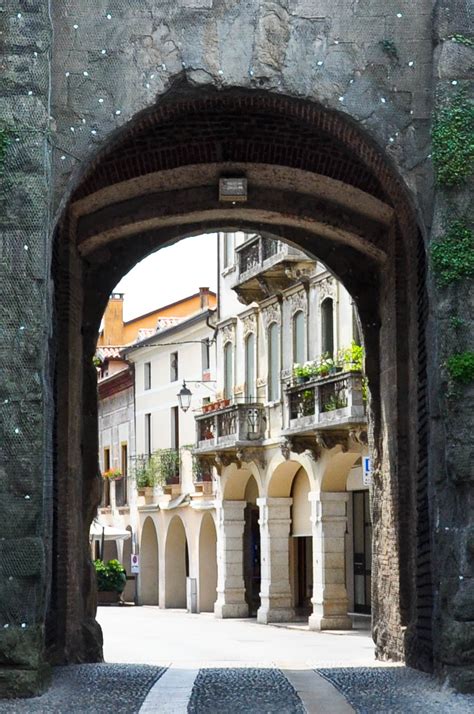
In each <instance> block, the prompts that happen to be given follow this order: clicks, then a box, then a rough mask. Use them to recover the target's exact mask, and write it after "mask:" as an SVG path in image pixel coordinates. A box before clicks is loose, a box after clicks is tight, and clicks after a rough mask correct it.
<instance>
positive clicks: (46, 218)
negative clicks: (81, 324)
mask: <svg viewBox="0 0 474 714" xmlns="http://www.w3.org/2000/svg"><path fill="white" fill-rule="evenodd" d="M51 31H52V28H51V23H50V18H49V16H48V8H47V3H44V2H39V3H38V2H32V1H31V0H7V2H6V3H3V7H2V10H1V12H0V46H1V50H0V55H1V73H2V81H1V85H0V285H1V299H0V334H1V341H0V343H1V347H0V351H1V378H0V696H2V695H4V694H5V693H9V694H12V693H15V692H19V693H22V694H31V693H33V692H35V691H36V690H37V689H39V688H41V687H42V686H43V684H44V681H45V678H46V677H47V671H46V669H45V666H44V621H45V613H46V605H47V595H48V590H49V586H50V579H51V565H50V555H51V513H52V503H51V501H52V449H51V432H52V429H51V426H52V397H53V394H52V384H51V372H52V370H51V364H50V353H49V347H48V340H49V338H50V329H51V320H50V317H51V314H50V307H49V306H50V294H49V293H50V285H49V276H48V272H49V266H50V260H51V255H50V253H51V240H50V194H51V172H50V165H49V164H50V161H49V157H50V123H49V112H50V109H49V94H50V81H49V73H50V50H51Z"/></svg>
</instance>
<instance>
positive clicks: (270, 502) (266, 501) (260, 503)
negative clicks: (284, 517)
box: [257, 496, 293, 508]
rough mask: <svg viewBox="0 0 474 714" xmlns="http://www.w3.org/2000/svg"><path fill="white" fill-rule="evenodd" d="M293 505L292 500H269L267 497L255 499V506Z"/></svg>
mask: <svg viewBox="0 0 474 714" xmlns="http://www.w3.org/2000/svg"><path fill="white" fill-rule="evenodd" d="M292 503H293V499H292V498H270V497H268V496H262V498H257V506H268V507H269V508H271V507H272V506H275V507H278V506H291V504H292Z"/></svg>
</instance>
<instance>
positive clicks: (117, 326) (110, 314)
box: [102, 293, 124, 345]
mask: <svg viewBox="0 0 474 714" xmlns="http://www.w3.org/2000/svg"><path fill="white" fill-rule="evenodd" d="M123 295H124V294H123V293H112V294H111V296H110V297H109V302H108V303H107V307H106V308H105V312H104V336H103V342H102V344H103V345H123Z"/></svg>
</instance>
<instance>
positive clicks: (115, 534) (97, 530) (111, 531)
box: [89, 520, 132, 541]
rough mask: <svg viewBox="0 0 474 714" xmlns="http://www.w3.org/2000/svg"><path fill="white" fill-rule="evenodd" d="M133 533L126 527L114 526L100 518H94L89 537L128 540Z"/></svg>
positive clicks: (93, 538)
mask: <svg viewBox="0 0 474 714" xmlns="http://www.w3.org/2000/svg"><path fill="white" fill-rule="evenodd" d="M131 535H132V534H131V533H130V531H127V530H126V529H125V528H114V526H108V525H106V524H105V523H101V522H100V521H98V520H93V521H92V523H91V527H90V530H89V537H90V539H91V541H93V540H99V541H100V540H102V537H103V538H104V540H127V538H130V536H131Z"/></svg>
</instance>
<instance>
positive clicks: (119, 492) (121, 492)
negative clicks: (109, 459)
mask: <svg viewBox="0 0 474 714" xmlns="http://www.w3.org/2000/svg"><path fill="white" fill-rule="evenodd" d="M120 471H121V472H122V478H120V479H118V480H117V481H115V505H116V506H125V504H126V503H127V498H128V493H127V475H128V447H127V444H122V445H121V447H120Z"/></svg>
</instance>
